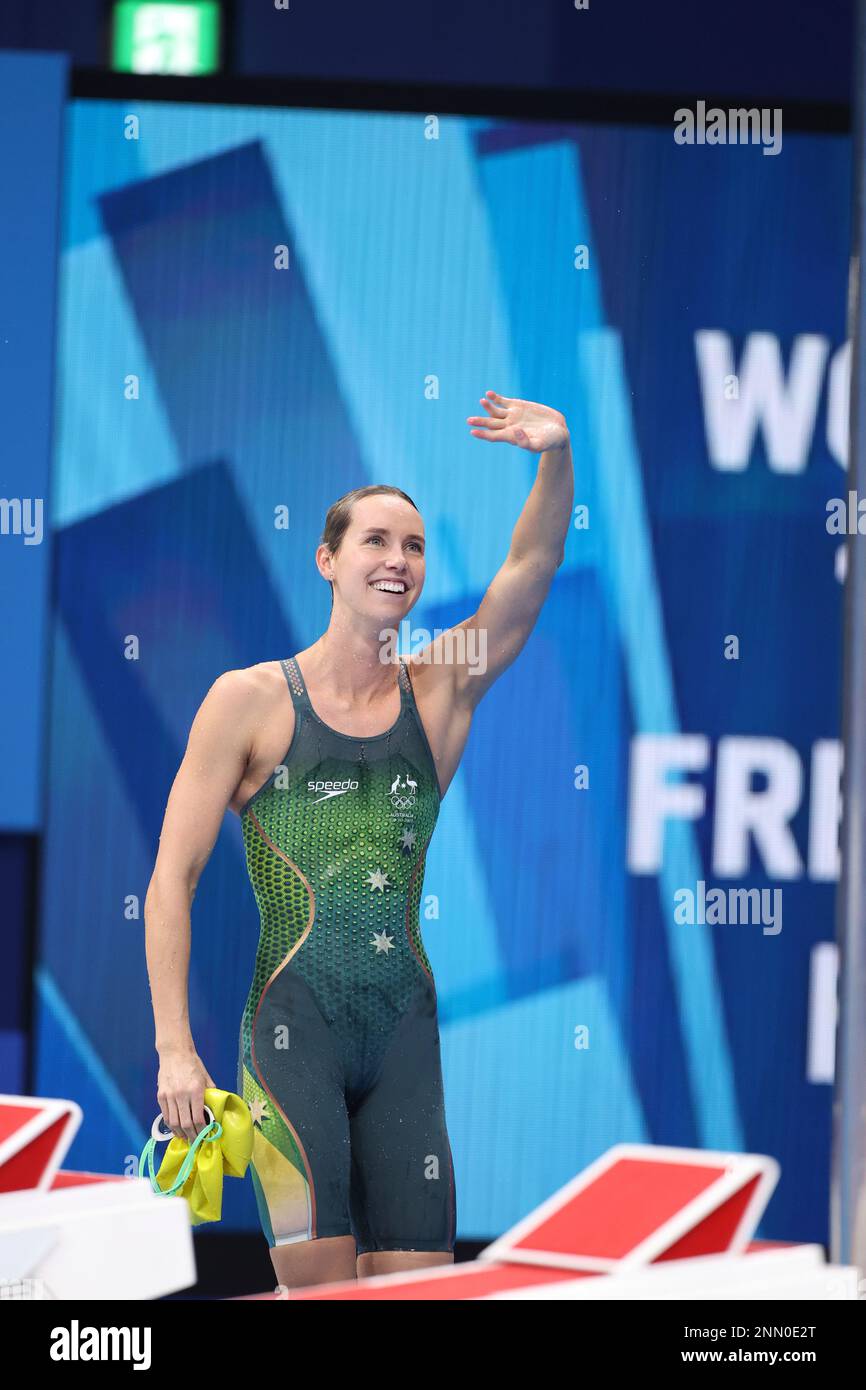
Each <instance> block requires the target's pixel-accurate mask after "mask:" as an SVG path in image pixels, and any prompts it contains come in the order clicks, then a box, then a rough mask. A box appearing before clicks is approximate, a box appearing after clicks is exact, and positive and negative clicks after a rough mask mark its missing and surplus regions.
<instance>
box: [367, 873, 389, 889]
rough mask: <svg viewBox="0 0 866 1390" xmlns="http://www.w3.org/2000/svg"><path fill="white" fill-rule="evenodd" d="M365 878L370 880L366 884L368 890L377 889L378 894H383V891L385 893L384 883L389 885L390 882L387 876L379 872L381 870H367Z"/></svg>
mask: <svg viewBox="0 0 866 1390" xmlns="http://www.w3.org/2000/svg"><path fill="white" fill-rule="evenodd" d="M367 878H368V879H369V880H370V881H369V883H368V884H367V887H368V888H378V889H379V892H380V893H384V891H385V884H386V883H390V881H391V880H390V879H389V878H388V875H387V874H383V873H382V870H381V869H375V870H373V869H368V870H367Z"/></svg>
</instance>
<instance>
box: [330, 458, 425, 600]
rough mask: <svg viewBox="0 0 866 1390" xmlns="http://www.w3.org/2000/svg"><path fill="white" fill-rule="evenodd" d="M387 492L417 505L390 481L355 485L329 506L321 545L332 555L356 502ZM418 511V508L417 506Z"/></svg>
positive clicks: (413, 505)
mask: <svg viewBox="0 0 866 1390" xmlns="http://www.w3.org/2000/svg"><path fill="white" fill-rule="evenodd" d="M377 492H386V493H390V494H391V496H392V497H402V498H403V501H404V502H408V503H409V506H410V507H415V503H414V502H413V501H412V498H411V497H410V496H409V494H408V493H406V492H403V490H402V488H399V487H391V486H390V484H388V483H370V484H369V485H368V486H367V487H354V488H352V491H351V492H344V493H343V496H342V497H338V498H337V500H336V502H334V503H332V505H331V506H330V507H329V508H328V514H327V516H326V517H325V529H324V530H323V531H322V539H321V541H320V542H319V544H320V545H326V546H327V547H328V549H329V550H330V552H331V554H332V555H336V553H337V551H338V550H339V549H340V546H341V545H342V543H343V537H344V536H345V534H346V532H347V531H348V529H349V523H350V522H351V520H352V508H353V507H354V505H355V503H356V502H360V500H361V498H362V497H372V496H373V495H374V493H377ZM415 510H416V512H417V511H418V508H417V507H415ZM328 583H329V584H330V586H331V607H332V608H333V606H334V585H333V584H332V583H331V580H330V579H329V580H328Z"/></svg>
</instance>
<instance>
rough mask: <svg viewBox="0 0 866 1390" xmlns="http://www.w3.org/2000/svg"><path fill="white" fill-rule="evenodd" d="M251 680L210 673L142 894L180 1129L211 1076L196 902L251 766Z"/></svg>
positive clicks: (166, 1114) (191, 1117)
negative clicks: (195, 938)
mask: <svg viewBox="0 0 866 1390" xmlns="http://www.w3.org/2000/svg"><path fill="white" fill-rule="evenodd" d="M252 699H253V694H252V685H251V680H250V677H249V675H248V674H247V673H246V672H245V671H226V672H225V673H224V674H223V675H221V676H219V677H218V678H217V680H215V681H214V683H213V685H212V686H211V688H210V690H209V691H208V693H207V695H206V696H205V698H204V700H203V701H202V703H201V705H200V707H199V709H198V712H197V714H196V716H195V718H194V719H193V722H192V725H191V727H190V732H189V738H188V740H187V746H186V752H185V753H184V756H183V760H182V762H181V764H180V767H179V768H178V771H177V775H176V776H175V779H174V782H173V784H172V788H171V791H170V793H169V797H168V802H167V804H166V809H165V816H164V818H163V823H162V832H161V834H160V837H159V850H158V852H157V856H156V862H155V865H154V869H153V873H152V875H151V879H150V883H149V885H148V889H147V895H146V897H145V901H144V922H145V952H146V956H147V970H148V976H149V978H150V990H151V1001H152V1004H153V1017H154V1030H155V1046H156V1051H157V1052H158V1054H159V1058H160V1075H159V1081H158V1090H157V1099H158V1101H159V1105H160V1109H161V1110H162V1114H163V1119H164V1121H165V1123H166V1125H167V1127H168V1128H170V1129H172V1130H173V1131H174V1133H175V1134H176V1135H178V1137H181V1136H185V1137H186V1138H187V1139H189V1140H192V1139H193V1138H194V1137H195V1134H196V1133H197V1132H198V1130H199V1129H201V1128H202V1126H203V1125H204V1123H205V1116H204V1111H203V1110H202V1101H203V1095H204V1088H205V1086H212V1085H213V1084H214V1083H213V1081H212V1079H211V1077H210V1074H209V1073H208V1072H207V1069H206V1068H205V1067H204V1064H203V1063H202V1062H201V1059H200V1058H199V1057H198V1055H197V1053H196V1049H195V1044H194V1042H193V1038H192V1034H191V1032H190V1026H189V994H188V981H189V956H190V937H191V924H190V909H191V907H192V900H193V898H194V897H195V891H196V885H197V884H198V881H199V878H200V876H201V873H202V870H203V869H204V866H205V864H206V863H207V861H208V859H209V858H210V854H211V851H212V850H213V847H214V845H215V843H216V840H217V836H218V835H219V831H220V826H221V825H222V821H223V817H224V815H225V812H226V809H227V807H228V805H229V803H230V801H231V798H232V796H233V794H234V792H235V790H236V789H237V787H238V784H239V783H240V781H241V779H242V777H243V775H244V771H245V769H246V765H247V759H248V755H249V751H250V742H251V729H252V724H251V717H250V712H251V703H252Z"/></svg>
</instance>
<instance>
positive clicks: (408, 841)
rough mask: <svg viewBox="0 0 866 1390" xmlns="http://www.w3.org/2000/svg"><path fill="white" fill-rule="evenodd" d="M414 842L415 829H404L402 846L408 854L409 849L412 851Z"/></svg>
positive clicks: (401, 838) (401, 840)
mask: <svg viewBox="0 0 866 1390" xmlns="http://www.w3.org/2000/svg"><path fill="white" fill-rule="evenodd" d="M414 843H415V831H414V830H404V831H403V834H402V835H401V836H400V848H401V849H403V850H405V852H406V854H408V853H409V851H410V849H411V848H412V846H413V845H414Z"/></svg>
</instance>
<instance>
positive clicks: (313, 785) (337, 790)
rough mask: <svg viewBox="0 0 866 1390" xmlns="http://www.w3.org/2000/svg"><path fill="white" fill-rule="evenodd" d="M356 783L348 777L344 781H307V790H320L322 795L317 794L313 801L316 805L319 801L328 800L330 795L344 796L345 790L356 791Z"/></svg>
mask: <svg viewBox="0 0 866 1390" xmlns="http://www.w3.org/2000/svg"><path fill="white" fill-rule="evenodd" d="M358 785H359V784H358V783H357V782H354V781H352V779H351V778H350V779H348V780H347V781H345V782H308V783H307V791H311V792H322V793H323V795H322V796H317V797H316V799H315V801H314V802H313V805H314V806H317V805H318V804H319V802H320V801H329V800H330V798H331V797H332V796H344V795H345V793H346V792H356V791H357V790H358Z"/></svg>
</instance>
